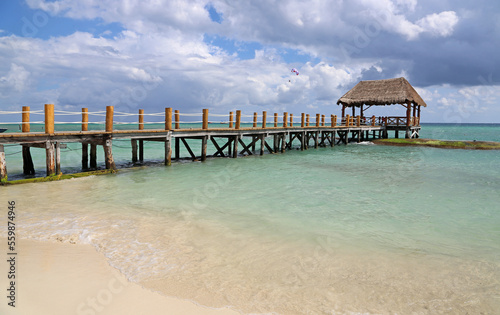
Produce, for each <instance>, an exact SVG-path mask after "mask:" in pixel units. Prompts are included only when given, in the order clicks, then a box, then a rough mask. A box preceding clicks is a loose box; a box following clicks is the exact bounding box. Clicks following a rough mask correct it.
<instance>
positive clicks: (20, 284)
mask: <svg viewBox="0 0 500 315" xmlns="http://www.w3.org/2000/svg"><path fill="white" fill-rule="evenodd" d="M17 248H18V255H17V258H16V259H17V264H16V275H17V279H16V280H17V281H16V304H15V305H16V307H15V308H14V307H10V306H8V305H7V303H8V301H7V299H6V298H4V299H2V300H3V302H2V303H1V304H0V314H6V315H8V314H22V315H31V314H33V315H35V314H36V315H40V314H52V315H68V314H79V315H80V314H82V315H84V314H85V315H90V314H179V315H180V314H202V315H204V314H206V315H209V314H210V315H230V314H239V313H237V312H235V311H232V310H230V309H227V308H225V309H211V308H207V307H203V306H200V305H197V304H195V303H194V302H191V301H186V300H180V299H176V298H172V297H166V296H163V295H160V294H159V293H156V292H152V291H150V290H147V289H144V288H143V287H141V286H140V285H137V284H135V283H131V282H129V281H127V279H126V278H125V277H124V276H123V275H122V274H120V273H119V272H118V271H117V270H116V269H114V268H112V267H110V266H109V265H108V263H107V262H106V260H105V258H104V257H103V256H102V255H101V254H99V253H97V252H96V250H95V249H94V248H93V247H92V246H90V245H83V244H68V243H55V242H40V241H33V240H21V241H20V243H19V244H18V246H17ZM5 256H6V254H5V253H2V260H1V261H2V263H1V265H2V270H6V268H8V266H7V262H6V261H7V258H6V257H5ZM7 281H9V280H8V279H7V277H2V280H1V286H2V288H8V283H7Z"/></svg>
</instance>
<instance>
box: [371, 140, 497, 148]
mask: <svg viewBox="0 0 500 315" xmlns="http://www.w3.org/2000/svg"><path fill="white" fill-rule="evenodd" d="M372 142H373V143H375V144H380V145H392V146H404V147H406V146H424V147H432V148H442V149H463V150H500V142H494V141H476V140H473V141H470V140H435V139H421V138H418V139H377V140H373V141H372Z"/></svg>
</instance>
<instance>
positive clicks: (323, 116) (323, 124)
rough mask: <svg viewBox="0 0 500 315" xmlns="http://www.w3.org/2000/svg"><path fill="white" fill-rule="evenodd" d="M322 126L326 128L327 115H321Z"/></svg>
mask: <svg viewBox="0 0 500 315" xmlns="http://www.w3.org/2000/svg"><path fill="white" fill-rule="evenodd" d="M321 126H323V127H324V126H325V115H321Z"/></svg>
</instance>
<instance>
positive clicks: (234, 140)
mask: <svg viewBox="0 0 500 315" xmlns="http://www.w3.org/2000/svg"><path fill="white" fill-rule="evenodd" d="M237 113H238V112H236V117H238V114H237ZM238 140H239V136H238V135H236V136H234V138H233V158H234V159H235V158H237V157H238V142H239V141H238Z"/></svg>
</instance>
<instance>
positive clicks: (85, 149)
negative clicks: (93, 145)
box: [82, 142, 89, 170]
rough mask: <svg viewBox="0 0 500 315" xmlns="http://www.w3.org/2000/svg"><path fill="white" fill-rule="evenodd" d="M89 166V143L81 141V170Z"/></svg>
mask: <svg viewBox="0 0 500 315" xmlns="http://www.w3.org/2000/svg"><path fill="white" fill-rule="evenodd" d="M88 168H89V144H88V143H86V142H83V143H82V170H87V169H88Z"/></svg>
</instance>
